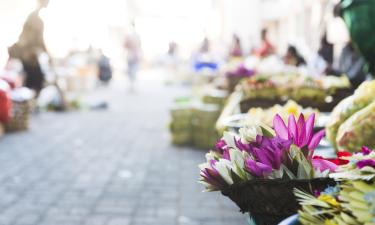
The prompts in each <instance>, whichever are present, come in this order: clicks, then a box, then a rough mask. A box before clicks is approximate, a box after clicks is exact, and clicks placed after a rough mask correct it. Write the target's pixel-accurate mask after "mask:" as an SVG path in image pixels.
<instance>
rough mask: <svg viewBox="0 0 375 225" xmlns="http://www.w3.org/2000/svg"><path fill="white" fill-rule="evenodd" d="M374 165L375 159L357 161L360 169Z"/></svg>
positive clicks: (374, 166) (373, 166)
mask: <svg viewBox="0 0 375 225" xmlns="http://www.w3.org/2000/svg"><path fill="white" fill-rule="evenodd" d="M366 166H368V167H372V168H375V159H364V160H361V161H359V162H357V167H358V168H359V169H362V168H363V167H366Z"/></svg>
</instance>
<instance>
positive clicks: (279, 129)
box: [273, 113, 325, 150]
mask: <svg viewBox="0 0 375 225" xmlns="http://www.w3.org/2000/svg"><path fill="white" fill-rule="evenodd" d="M314 121H315V114H314V113H313V114H311V115H310V116H309V118H308V119H307V120H306V121H305V118H304V116H303V114H302V113H301V114H300V116H299V118H298V121H297V122H296V119H295V118H294V116H293V115H290V116H289V119H288V126H286V125H285V123H284V121H283V119H282V118H281V117H280V115H279V114H277V115H276V116H275V118H274V120H273V127H274V129H275V132H276V135H277V137H279V138H281V139H284V140H292V141H293V144H295V145H296V146H298V147H299V148H303V147H307V149H308V150H315V149H316V147H317V146H318V145H319V142H320V141H321V140H322V138H323V137H324V135H325V131H324V130H321V131H319V132H318V133H316V134H315V135H313V129H314Z"/></svg>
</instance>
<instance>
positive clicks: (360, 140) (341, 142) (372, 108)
mask: <svg viewBox="0 0 375 225" xmlns="http://www.w3.org/2000/svg"><path fill="white" fill-rule="evenodd" d="M374 137H375V102H373V103H371V104H370V105H368V106H366V107H365V108H363V109H361V110H360V111H358V112H356V113H354V114H353V115H352V116H351V117H350V118H349V119H347V120H346V121H345V122H344V123H343V124H342V125H341V126H340V128H339V130H338V132H337V137H336V143H337V145H338V149H346V150H349V151H352V152H354V151H355V150H356V149H358V148H360V147H361V146H364V145H366V146H369V147H371V148H373V147H375V138H374Z"/></svg>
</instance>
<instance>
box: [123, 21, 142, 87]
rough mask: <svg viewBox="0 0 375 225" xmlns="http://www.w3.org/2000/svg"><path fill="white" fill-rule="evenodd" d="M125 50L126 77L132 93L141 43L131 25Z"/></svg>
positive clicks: (133, 26)
mask: <svg viewBox="0 0 375 225" xmlns="http://www.w3.org/2000/svg"><path fill="white" fill-rule="evenodd" d="M125 50H126V55H127V66H128V71H127V73H128V76H129V81H130V91H134V84H135V81H136V76H137V73H138V68H139V62H140V58H141V41H140V38H139V36H138V34H137V32H136V30H135V24H134V22H133V23H132V28H131V32H129V34H128V35H127V36H126V38H125Z"/></svg>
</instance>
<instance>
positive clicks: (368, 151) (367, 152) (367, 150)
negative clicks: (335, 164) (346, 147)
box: [361, 146, 372, 155]
mask: <svg viewBox="0 0 375 225" xmlns="http://www.w3.org/2000/svg"><path fill="white" fill-rule="evenodd" d="M361 152H362V154H363V155H369V154H370V153H371V152H372V150H371V149H370V148H368V147H366V146H362V151H361Z"/></svg>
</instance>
